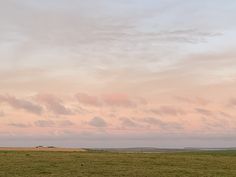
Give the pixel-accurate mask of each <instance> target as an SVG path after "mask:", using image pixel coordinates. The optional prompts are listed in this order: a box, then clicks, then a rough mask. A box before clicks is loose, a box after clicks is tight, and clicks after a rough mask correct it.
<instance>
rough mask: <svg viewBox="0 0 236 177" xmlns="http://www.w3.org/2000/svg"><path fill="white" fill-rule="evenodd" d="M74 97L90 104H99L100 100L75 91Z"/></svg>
mask: <svg viewBox="0 0 236 177" xmlns="http://www.w3.org/2000/svg"><path fill="white" fill-rule="evenodd" d="M75 97H76V99H77V100H78V101H79V102H80V103H82V104H85V105H91V106H101V105H102V103H101V100H99V99H98V98H97V97H96V96H90V95H88V94H86V93H77V94H76V96H75Z"/></svg>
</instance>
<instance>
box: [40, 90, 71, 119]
mask: <svg viewBox="0 0 236 177" xmlns="http://www.w3.org/2000/svg"><path fill="white" fill-rule="evenodd" d="M36 100H37V101H39V102H40V103H41V104H43V105H45V106H46V108H47V109H48V110H49V111H51V112H53V113H54V114H56V115H72V114H73V111H72V110H71V109H70V108H67V107H66V106H64V105H63V101H62V100H61V99H59V98H57V97H56V96H54V95H51V94H38V95H37V96H36Z"/></svg>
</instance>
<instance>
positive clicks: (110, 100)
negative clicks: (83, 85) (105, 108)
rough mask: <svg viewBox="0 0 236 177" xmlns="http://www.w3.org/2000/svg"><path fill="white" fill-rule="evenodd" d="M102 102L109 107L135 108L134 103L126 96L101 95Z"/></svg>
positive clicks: (117, 94)
mask: <svg viewBox="0 0 236 177" xmlns="http://www.w3.org/2000/svg"><path fill="white" fill-rule="evenodd" d="M102 100H103V101H104V102H105V104H107V105H110V106H120V107H135V106H136V103H135V102H134V101H132V100H131V99H130V98H129V96H128V95H126V94H122V93H121V94H119V93H115V94H108V95H103V96H102Z"/></svg>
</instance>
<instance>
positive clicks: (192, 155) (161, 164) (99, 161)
mask: <svg viewBox="0 0 236 177" xmlns="http://www.w3.org/2000/svg"><path fill="white" fill-rule="evenodd" d="M0 176H1V177H89V176H91V177H102V176H109V177H113V176H115V177H116V176H119V177H122V176H127V177H236V151H217V152H178V153H112V152H89V151H88V152H47V151H46V152H39V151H0Z"/></svg>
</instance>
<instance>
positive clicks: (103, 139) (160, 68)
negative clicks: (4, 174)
mask: <svg viewBox="0 0 236 177" xmlns="http://www.w3.org/2000/svg"><path fill="white" fill-rule="evenodd" d="M235 19H236V1H235V0H226V1H222V0H198V1H197V0H86V1H84V0H40V1H38V0H21V1H18V0H7V1H6V0H0V146H37V145H54V146H61V147H97V148H102V147H148V146H149V147H161V148H163V147H164V148H182V147H236V92H235V90H236V33H235V31H236V23H235Z"/></svg>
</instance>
